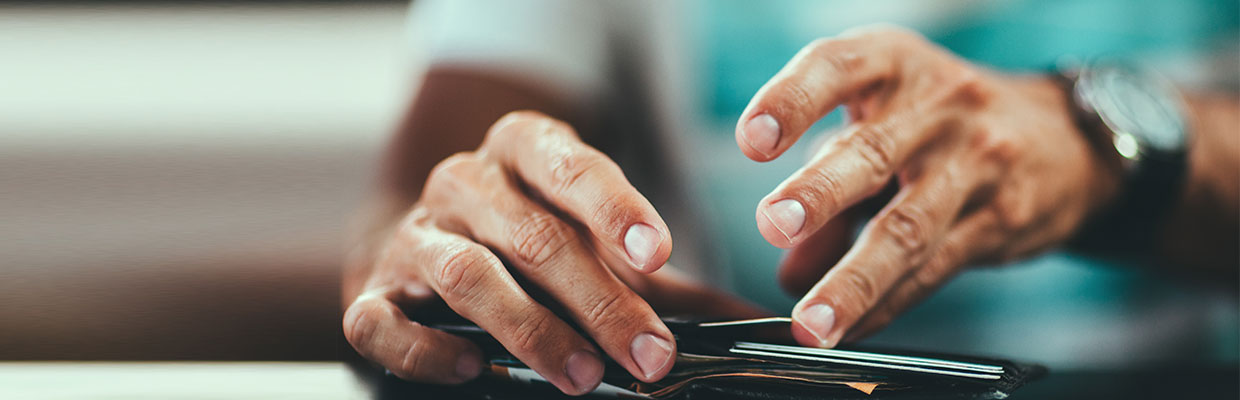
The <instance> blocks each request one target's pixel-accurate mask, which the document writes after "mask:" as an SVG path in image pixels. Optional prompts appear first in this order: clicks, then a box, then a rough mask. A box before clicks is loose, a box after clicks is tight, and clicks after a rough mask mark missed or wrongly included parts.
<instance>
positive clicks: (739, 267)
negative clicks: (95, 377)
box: [0, 0, 1240, 368]
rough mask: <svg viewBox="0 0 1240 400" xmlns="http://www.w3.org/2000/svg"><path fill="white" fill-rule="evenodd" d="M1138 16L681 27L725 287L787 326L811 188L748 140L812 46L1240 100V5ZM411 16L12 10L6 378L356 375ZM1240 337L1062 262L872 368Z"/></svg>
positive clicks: (676, 8)
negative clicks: (121, 367) (342, 295)
mask: <svg viewBox="0 0 1240 400" xmlns="http://www.w3.org/2000/svg"><path fill="white" fill-rule="evenodd" d="M1136 3H1139V5H1134V4H1133V2H1129V1H1126V0H1112V1H1108V0H1095V1H1067V0H1058V1H1057V0H1047V1H1016V0H1006V1H1002V0H1001V1H967V0H953V1H945V2H921V1H899V0H875V1H867V2H857V1H795V0H790V1H775V2H760V3H757V2H741V1H719V2H705V1H682V2H676V3H675V4H673V5H670V6H668V7H667V10H666V12H664V13H660V14H661V15H662V16H663V18H667V19H670V20H674V21H679V22H678V23H673V24H667V25H663V26H664V28H666V29H672V30H674V31H675V33H677V35H679V36H682V37H685V38H689V40H685V42H692V43H694V52H693V56H692V57H685V58H684V59H681V60H679V61H677V62H676V63H674V64H675V65H672V66H670V67H669V68H678V69H682V70H684V69H688V70H692V71H695V72H694V73H691V74H684V75H681V77H682V78H683V79H681V81H679V82H678V83H677V85H674V86H673V87H674V88H676V89H677V90H680V89H683V90H682V91H681V92H680V93H681V94H680V95H675V94H673V95H672V97H673V98H674V99H677V100H683V102H682V104H680V108H679V110H681V111H683V112H684V113H685V114H686V115H692V117H691V118H688V119H691V120H692V125H693V126H694V128H692V129H691V130H692V131H693V132H695V133H696V134H694V135H692V136H691V137H690V138H689V139H686V141H685V142H683V143H682V144H683V145H685V147H688V148H693V149H695V150H693V152H691V153H686V155H685V157H686V158H685V161H684V164H685V166H686V171H685V173H686V175H687V176H688V178H689V179H690V181H691V182H693V194H694V195H696V196H697V197H698V198H700V199H701V200H700V201H699V202H697V203H694V206H695V208H699V209H701V210H703V211H701V212H702V213H703V214H705V215H709V216H711V217H710V218H707V220H706V221H704V222H702V223H703V224H704V226H705V228H704V229H703V230H709V231H718V232H721V234H720V235H719V237H717V238H714V239H713V241H712V242H711V243H709V244H708V245H706V246H705V247H706V250H705V252H706V253H707V254H710V255H711V259H712V261H711V262H712V263H715V264H718V265H719V266H720V267H721V268H722V271H725V273H724V274H723V275H722V277H720V278H718V279H716V280H715V283H716V284H718V285H721V286H724V287H726V288H729V289H731V290H734V291H736V292H738V293H740V294H742V295H744V296H746V297H748V298H750V299H752V300H754V301H756V302H759V303H761V304H763V305H765V306H767V307H768V308H770V309H772V310H774V311H776V312H780V313H786V312H787V310H789V309H790V307H791V305H792V304H793V302H794V299H793V298H792V297H789V296H787V295H785V294H783V293H782V292H780V291H779V290H778V288H777V285H776V283H775V279H774V273H773V270H772V268H771V266H773V264H774V262H775V261H776V260H778V258H779V256H780V253H779V252H778V250H777V249H775V248H774V247H771V246H769V245H767V244H766V243H765V242H764V241H762V239H761V237H760V236H759V235H758V233H757V230H756V229H755V228H754V226H753V219H752V215H753V211H752V210H753V206H754V205H755V204H756V203H757V201H758V199H760V198H761V197H762V196H763V195H764V194H765V193H766V192H767V191H768V190H769V189H770V187H772V186H773V185H774V184H775V183H776V182H778V181H780V180H782V178H783V177H784V176H786V175H787V174H788V173H789V172H790V171H792V170H794V169H795V168H796V167H797V166H799V163H800V162H801V160H800V159H796V157H785V158H783V159H781V160H780V161H777V162H774V163H771V164H763V165H761V166H757V165H755V164H753V163H749V162H746V161H745V160H744V159H743V157H742V156H741V155H740V153H739V151H736V149H735V144H734V141H733V139H732V124H734V123H735V120H736V116H737V115H739V113H740V111H741V109H742V108H743V107H744V105H745V103H746V102H747V101H748V98H749V96H751V95H752V94H753V92H754V91H755V90H756V89H757V87H759V86H760V85H761V84H762V83H763V82H764V81H765V80H766V79H768V78H769V77H770V76H771V75H772V74H773V73H774V72H775V71H777V70H778V69H779V67H780V66H782V65H783V63H784V62H786V61H787V60H788V59H789V58H790V57H791V56H792V54H794V53H795V52H796V50H797V49H798V48H800V47H801V46H803V45H804V44H805V43H807V42H809V41H810V40H812V39H813V38H816V37H819V36H824V35H832V34H835V33H838V32H839V31H841V30H843V29H845V28H848V27H851V26H855V25H859V24H863V23H867V22H874V21H889V22H895V23H899V24H903V25H907V26H910V27H913V28H914V29H917V30H919V31H921V32H923V33H925V34H926V35H927V36H928V37H929V38H931V39H932V40H935V41H937V42H939V43H940V44H943V45H944V46H946V47H948V48H949V49H951V50H953V51H955V52H957V53H959V54H961V55H962V56H964V57H966V58H969V59H971V60H974V61H976V62H979V63H981V64H983V65H987V66H991V67H994V68H998V69H1003V70H1012V71H1039V70H1041V69H1042V68H1044V67H1045V66H1047V65H1049V63H1050V62H1051V61H1053V60H1054V59H1055V58H1056V57H1058V56H1059V55H1062V54H1078V55H1083V56H1087V55H1098V54H1107V53H1118V54H1122V55H1125V56H1129V57H1134V58H1138V59H1141V60H1143V61H1146V62H1149V63H1151V64H1153V65H1155V66H1157V67H1158V68H1160V69H1161V70H1163V71H1164V72H1167V73H1168V74H1169V75H1171V76H1172V77H1173V78H1174V79H1175V80H1177V82H1180V83H1181V84H1183V85H1185V86H1186V87H1214V88H1223V89H1227V90H1235V89H1236V87H1237V81H1240V69H1237V64H1238V59H1240V57H1238V56H1237V55H1238V54H1240V53H1238V52H1237V48H1238V47H1240V39H1237V37H1238V36H1237V26H1238V25H1240V24H1238V23H1237V20H1240V7H1238V6H1237V3H1236V2H1235V1H1171V0H1167V1H1140V2H1136ZM413 8H414V10H415V11H414V12H413V13H412V15H411V13H410V12H409V11H408V10H409V4H408V3H406V2H401V1H365V2H352V1H350V2H346V1H340V2H330V1H319V2H300V1H267V2H244V3H234V2H204V1H199V2H160V1H144V2H56V1H47V2H30V3H20V2H18V3H4V4H3V5H0V359H2V360H13V359H18V360H28V359H68V360H134V359H140V360H151V359H177V360H186V359H189V360H330V359H335V358H337V357H338V354H337V344H338V340H339V336H340V334H339V326H340V323H339V309H340V306H339V295H338V292H339V275H340V274H339V263H340V260H341V259H342V248H343V247H342V243H343V239H344V230H345V226H346V223H347V221H348V218H349V214H350V213H351V212H352V211H353V210H354V209H355V208H356V207H357V205H358V203H359V201H360V200H361V198H362V197H363V196H364V193H365V190H366V188H367V187H368V185H369V183H370V179H371V176H372V175H373V172H374V170H375V168H376V166H377V155H378V154H379V153H380V151H381V149H382V147H383V145H384V144H385V142H386V139H387V138H388V136H389V135H390V133H391V131H392V128H393V127H394V126H395V125H396V124H397V123H398V121H399V116H400V115H401V114H402V113H403V112H404V109H405V108H406V107H407V105H408V101H409V98H410V97H411V96H412V95H413V93H414V91H415V90H416V86H417V83H418V78H419V71H421V69H422V68H425V66H426V65H427V63H428V61H427V58H426V57H431V55H427V54H425V53H426V52H425V51H423V50H426V49H423V48H421V47H419V45H417V43H420V42H422V41H423V39H425V38H424V37H423V36H421V35H424V34H426V33H425V32H426V31H427V30H428V29H429V30H433V29H434V26H433V25H435V20H434V14H433V13H431V12H419V11H418V8H419V5H418V4H414V7H413ZM1100 15H1105V16H1109V18H1107V19H1104V20H1100V19H1099V18H1098V16H1100ZM410 21H412V22H410ZM1116 21H1120V22H1116ZM420 24H423V25H420ZM668 26H670V27H671V28H667V27H668ZM465 28H466V29H467V28H469V27H468V26H466V27H465ZM656 32H663V31H656ZM686 93H687V94H686ZM690 98H691V99H690ZM835 121H838V118H836V117H832V118H828V121H827V122H825V123H824V124H823V125H822V126H823V127H825V126H827V125H829V124H831V123H833V122H835ZM806 142H808V141H806ZM801 147H803V146H801ZM738 181H744V182H769V184H767V183H763V184H757V185H752V187H748V188H739V187H737V186H735V182H738ZM736 216H739V217H736ZM676 229H677V228H675V227H673V230H676ZM738 282H743V283H745V284H744V285H740V284H738ZM1238 320H1240V311H1238V307H1237V297H1236V292H1235V291H1234V284H1226V283H1224V284H1214V285H1212V284H1208V283H1203V282H1196V281H1189V280H1184V279H1180V278H1177V277H1170V276H1166V275H1163V274H1159V273H1155V272H1150V271H1148V270H1146V269H1143V268H1139V267H1136V266H1132V265H1122V264H1115V263H1107V262H1102V261H1098V260H1089V259H1083V258H1081V257H1078V256H1075V255H1071V254H1066V253H1058V252H1056V253H1052V254H1049V255H1047V256H1044V257H1040V258H1038V259H1035V260H1031V261H1029V262H1024V263H1021V264H1020V265H1015V266H1006V267H1004V268H992V269H982V270H978V271H973V272H969V273H967V274H964V275H963V276H962V277H960V278H959V279H957V280H956V281H955V282H953V283H952V284H950V285H948V287H947V288H945V289H944V291H943V292H942V293H940V294H938V295H936V296H934V297H932V298H931V299H930V300H929V301H928V302H927V303H926V304H924V305H923V306H921V307H919V308H917V309H915V310H913V311H912V312H911V313H910V314H908V315H907V316H906V317H905V318H903V319H901V320H899V321H897V322H896V323H895V324H894V325H893V326H892V327H891V328H889V329H888V330H886V331H884V332H883V333H881V334H880V335H878V336H877V337H875V338H874V339H873V341H874V342H876V343H883V344H892V345H897V346H901V347H913V348H923V349H931V350H939V351H958V352H966V353H978V354H990V355H998V356H1002V357H1009V358H1017V359H1022V360H1029V361H1037V362H1043V363H1046V364H1048V365H1050V366H1051V367H1052V368H1115V367H1125V366H1133V365H1142V364H1168V363H1195V362H1208V363H1229V364H1234V363H1236V361H1237V358H1238V357H1240V323H1238V322H1237V321H1238Z"/></svg>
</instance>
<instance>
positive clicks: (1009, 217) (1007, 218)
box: [995, 190, 1034, 232]
mask: <svg viewBox="0 0 1240 400" xmlns="http://www.w3.org/2000/svg"><path fill="white" fill-rule="evenodd" d="M1014 192H1016V191H1015V190H1013V191H1009V193H1005V195H1003V196H999V197H998V199H997V200H996V201H995V214H996V216H997V217H998V220H999V226H1000V227H1002V228H1003V229H1004V230H1005V231H1007V232H1017V231H1020V230H1023V229H1025V227H1027V226H1029V225H1031V224H1033V220H1034V216H1033V215H1034V210H1033V202H1032V201H1031V200H1028V199H1027V198H1026V196H1023V195H1015V194H1016V193H1014Z"/></svg>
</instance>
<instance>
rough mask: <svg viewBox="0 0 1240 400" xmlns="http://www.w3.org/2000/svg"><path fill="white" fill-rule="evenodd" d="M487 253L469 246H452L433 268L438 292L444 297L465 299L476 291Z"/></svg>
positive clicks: (486, 260) (484, 271)
mask: <svg viewBox="0 0 1240 400" xmlns="http://www.w3.org/2000/svg"><path fill="white" fill-rule="evenodd" d="M490 262H491V259H490V257H489V254H488V253H486V252H484V251H481V250H478V249H476V248H473V247H470V246H464V245H461V246H453V247H452V248H450V249H448V250H447V252H446V254H445V256H444V257H443V261H442V262H441V263H440V265H439V266H438V268H436V269H435V276H434V277H435V282H436V284H437V285H438V286H439V288H438V289H439V290H438V291H439V294H440V295H441V296H443V297H445V298H451V299H467V298H469V297H470V296H472V295H474V294H476V293H477V289H478V286H479V285H480V284H481V283H482V277H483V274H485V273H486V268H485V266H486V265H487V264H488V263H490Z"/></svg>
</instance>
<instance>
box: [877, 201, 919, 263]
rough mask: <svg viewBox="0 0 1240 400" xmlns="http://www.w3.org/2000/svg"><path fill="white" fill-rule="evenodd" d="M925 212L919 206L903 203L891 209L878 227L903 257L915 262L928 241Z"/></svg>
mask: <svg viewBox="0 0 1240 400" xmlns="http://www.w3.org/2000/svg"><path fill="white" fill-rule="evenodd" d="M928 219H929V218H928V216H927V215H926V212H925V211H924V210H922V209H921V208H919V207H916V206H911V205H905V206H901V207H896V208H893V209H891V211H889V212H888V213H887V215H886V216H884V217H883V219H882V220H881V221H880V223H879V228H880V229H882V230H883V233H886V234H887V235H888V237H890V238H892V240H894V241H895V243H896V245H897V246H899V247H900V250H901V251H902V252H903V254H904V255H905V257H908V258H909V260H908V261H911V262H912V263H911V264H910V265H916V264H920V263H917V262H916V261H918V259H919V258H920V256H921V254H923V253H925V250H926V245H927V242H928V238H929V236H930V234H929V224H928V222H927V220H928Z"/></svg>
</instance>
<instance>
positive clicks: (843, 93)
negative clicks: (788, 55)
mask: <svg viewBox="0 0 1240 400" xmlns="http://www.w3.org/2000/svg"><path fill="white" fill-rule="evenodd" d="M892 32H898V31H896V30H894V29H890V28H883V29H873V28H870V29H864V30H861V31H856V33H855V34H851V35H847V34H846V35H844V36H840V37H836V38H828V39H818V40H815V41H814V42H812V43H810V44H809V45H808V46H805V48H803V49H801V51H800V52H799V53H797V55H796V56H795V57H793V58H792V60H791V61H789V62H788V64H787V65H785V66H784V68H783V69H782V70H780V71H779V73H777V74H775V77H773V78H771V80H770V81H768V82H767V83H766V85H763V86H762V88H761V89H759V90H758V93H757V94H756V95H754V97H753V99H752V100H750V102H749V106H748V107H746V108H745V111H744V112H743V113H741V118H740V121H738V122H737V124H736V144H737V146H739V147H740V148H741V152H743V153H745V156H746V157H749V158H750V159H753V160H755V161H770V160H773V159H775V157H778V156H779V155H780V154H783V152H784V151H786V150H788V148H789V147H792V145H793V144H794V143H796V141H797V139H799V138H800V137H801V135H803V134H804V133H805V131H806V130H807V129H809V127H810V125H813V124H814V122H815V121H818V120H819V119H821V118H822V117H823V116H825V115H826V114H827V113H829V112H831V110H833V109H835V108H836V107H838V106H839V105H840V104H843V103H844V102H845V101H848V100H849V99H850V98H852V97H854V96H856V95H857V94H858V93H860V92H862V91H864V90H865V89H867V88H869V87H872V86H874V85H875V84H877V83H880V82H882V81H884V80H887V79H891V78H892V77H893V76H894V75H896V70H897V68H896V62H897V61H896V57H894V55H893V54H892V53H893V51H892V49H893V43H894V42H895V41H897V40H900V38H901V37H903V34H894V35H893V34H892Z"/></svg>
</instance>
